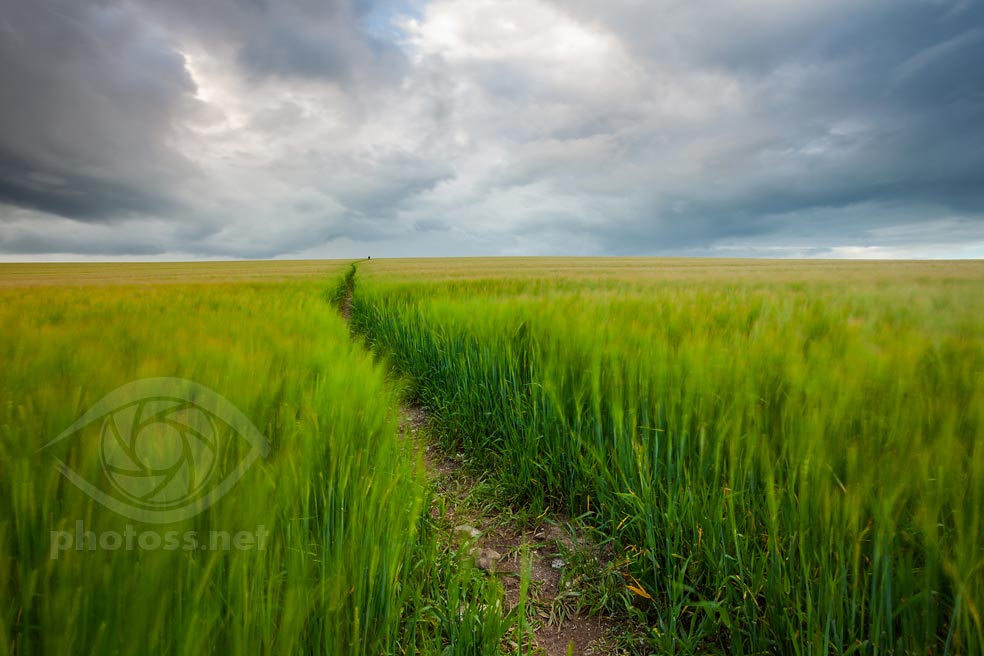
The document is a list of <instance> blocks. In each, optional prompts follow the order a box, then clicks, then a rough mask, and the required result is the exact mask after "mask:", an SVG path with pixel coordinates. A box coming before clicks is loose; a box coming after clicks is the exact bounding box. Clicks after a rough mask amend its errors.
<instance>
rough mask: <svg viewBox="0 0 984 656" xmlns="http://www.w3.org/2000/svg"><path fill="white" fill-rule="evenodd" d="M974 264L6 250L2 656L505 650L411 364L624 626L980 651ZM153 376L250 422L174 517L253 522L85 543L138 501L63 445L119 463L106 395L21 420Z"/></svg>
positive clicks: (982, 496) (979, 389)
mask: <svg viewBox="0 0 984 656" xmlns="http://www.w3.org/2000/svg"><path fill="white" fill-rule="evenodd" d="M346 276H348V283H349V284H351V285H352V289H353V290H354V291H353V292H352V298H351V307H350V311H351V322H350V326H346V325H345V321H344V320H343V319H342V317H341V315H340V313H339V312H338V308H337V307H335V306H336V305H338V304H339V301H340V300H341V299H342V298H343V296H345V293H346V290H347V288H348V284H346V282H345V277H346ZM981 289H984V263H980V262H964V263H955V262H925V263H917V262H886V263H873V262H857V263H854V262H831V261H821V262H789V261H742V260H694V259H679V260H674V259H648V258H618V259H568V258H496V259H469V260H375V259H374V260H372V261H364V262H359V263H357V264H356V266H355V268H354V269H352V268H350V267H349V265H348V263H344V262H293V263H290V262H266V263H242V262H238V263H214V264H212V263H209V264H194V265H193V264H178V265H175V264H165V265H156V264H155V265H2V266H0V318H2V325H3V333H2V338H0V362H2V370H0V412H3V419H2V422H0V423H2V433H0V591H2V594H0V604H2V605H0V653H17V654H22V653H23V654H26V653H32V654H33V653H50V652H59V653H66V652H67V653H76V652H78V653H97V654H104V653H105V654H121V653H134V654H138V653H140V654H143V653H188V654H192V653H194V654H197V653H203V652H230V653H268V652H269V653H333V654H350V653H364V654H379V653H435V654H437V653H454V654H469V653H470V654H489V653H496V651H498V650H500V649H501V650H503V651H507V652H508V651H510V650H511V649H513V648H514V645H515V644H516V632H517V631H519V630H520V622H519V615H521V613H522V610H523V609H522V608H520V609H518V610H513V611H509V612H507V609H505V608H504V607H503V605H502V603H501V599H502V591H501V589H500V587H499V584H498V583H497V581H496V579H495V577H488V576H486V575H485V574H484V573H483V572H478V571H476V570H474V569H472V568H471V567H469V566H468V565H467V564H462V563H460V562H459V560H460V559H459V558H458V554H457V553H455V552H454V550H453V549H452V548H450V547H449V546H448V545H447V544H446V543H445V541H444V540H443V538H442V536H440V535H438V531H437V529H436V528H435V523H434V522H433V521H432V518H431V513H430V509H431V507H432V503H431V495H432V494H433V490H432V489H431V486H430V485H429V484H428V482H427V480H426V476H425V475H424V472H423V465H422V463H421V457H420V454H419V453H418V451H417V449H416V447H414V445H412V444H410V443H409V442H407V441H403V440H401V439H400V438H399V436H398V432H399V431H398V418H397V415H398V407H399V405H400V398H399V397H400V394H399V390H409V392H408V393H409V395H410V396H411V399H412V401H413V402H415V403H418V404H421V405H423V406H425V407H427V408H428V409H429V411H430V413H431V418H432V422H433V424H434V426H435V428H436V429H437V434H438V435H439V436H440V439H441V440H442V441H443V442H444V443H445V446H446V447H448V448H449V449H450V450H452V451H453V452H461V453H463V454H464V456H465V458H466V460H467V461H468V462H469V463H471V466H472V467H474V468H475V469H476V471H478V472H482V473H483V474H484V475H486V476H488V477H490V479H491V480H492V481H494V487H495V490H496V494H497V495H498V496H497V501H496V503H497V504H499V506H501V507H502V508H506V507H510V506H512V507H523V508H525V509H526V510H527V511H528V512H529V513H530V514H534V515H535V514H540V513H543V512H553V513H564V514H565V515H566V516H570V517H576V518H578V519H577V522H578V524H579V525H580V526H582V527H584V528H585V529H586V530H590V532H591V535H592V536H593V539H594V540H595V541H597V542H598V543H601V544H604V545H605V546H606V549H607V553H609V554H611V556H610V557H609V558H606V559H604V560H603V562H601V563H600V564H599V567H598V579H599V583H598V585H599V589H603V590H605V591H607V592H608V593H609V594H605V595H604V596H603V598H600V599H597V600H596V603H593V604H590V605H591V607H592V609H593V610H595V611H601V612H604V613H606V614H607V615H609V616H613V617H618V618H622V619H624V620H626V621H627V622H629V623H631V624H632V625H633V626H636V627H638V629H637V637H638V638H639V640H637V641H636V642H633V643H632V644H633V649H635V650H636V651H639V652H641V653H681V654H687V653H735V654H748V653H803V654H822V653H861V654H869V653H933V654H942V653H952V654H979V653H982V652H984V618H982V612H984V523H982V521H981V508H982V507H984V451H982V449H984V294H981ZM352 332H354V333H355V334H354V335H352V334H351V333H352ZM156 377H176V378H181V379H187V380H190V381H194V382H195V383H198V384H200V385H204V386H205V387H207V388H209V389H211V390H214V391H215V392H217V393H218V394H220V395H222V396H223V397H225V398H226V399H228V400H229V401H230V402H231V404H232V405H234V406H235V407H237V408H238V409H239V410H240V411H241V412H242V413H243V414H244V415H245V416H246V417H247V418H248V419H249V420H250V421H251V422H252V424H253V425H254V426H255V427H256V428H257V430H258V431H259V432H260V433H262V435H263V436H264V438H265V439H266V440H267V441H268V442H269V446H270V449H269V452H268V453H267V454H266V455H264V456H263V457H259V458H257V459H256V461H255V463H254V464H253V466H252V467H250V468H249V469H248V470H246V472H245V474H244V475H243V476H242V478H241V480H239V481H238V483H237V484H236V485H235V486H234V487H232V488H231V489H230V490H229V491H228V493H227V494H225V495H224V496H223V498H222V499H220V500H219V501H217V502H216V503H215V504H214V505H211V506H210V507H208V508H206V509H204V510H203V511H202V512H200V513H198V514H196V515H195V516H194V517H189V518H187V519H182V520H181V521H179V522H176V523H173V524H168V525H166V526H164V527H163V528H162V529H161V530H175V531H179V532H186V531H196V534H197V535H199V536H205V535H210V533H211V532H214V531H224V532H227V533H230V534H236V533H238V532H243V531H250V532H252V534H253V535H254V537H255V536H256V535H257V533H258V531H257V529H258V527H262V532H263V533H264V534H268V535H265V538H264V544H263V548H262V549H260V548H258V545H255V544H254V546H253V547H252V548H244V549H202V550H196V549H190V550H185V549H182V548H177V549H172V550H168V549H165V548H163V547H161V548H147V549H144V548H140V546H139V544H138V545H137V547H136V548H134V549H132V550H124V549H115V550H113V549H107V548H102V547H100V548H94V549H89V548H88V546H89V545H88V543H86V546H85V547H84V548H81V549H80V548H78V546H79V540H78V536H77V535H75V531H76V527H77V526H78V522H82V527H83V528H84V530H86V531H91V532H92V533H93V534H94V535H106V534H107V533H112V532H118V533H123V532H124V531H125V527H126V526H127V525H128V524H137V527H136V530H137V531H138V532H140V531H142V530H144V529H145V528H148V529H150V528H155V527H153V526H150V527H148V526H144V525H142V524H140V523H139V522H138V521H131V520H128V519H126V518H125V517H121V516H120V514H119V513H118V512H114V511H112V510H110V509H108V508H106V507H105V506H104V505H103V504H101V503H98V502H97V501H96V500H94V499H93V498H92V497H91V496H89V495H86V494H84V493H83V492H82V491H81V490H79V489H78V487H77V486H75V485H73V484H72V483H71V482H70V481H69V480H68V479H67V477H66V476H64V475H62V474H61V473H59V470H58V469H57V467H56V463H57V461H62V462H64V463H66V465H67V466H68V467H69V468H70V469H71V470H72V471H74V472H77V473H78V474H79V475H80V476H83V477H85V478H86V479H87V480H90V481H93V482H94V483H93V484H95V482H99V483H101V484H102V483H105V482H106V481H105V480H104V479H106V478H107V477H108V474H107V469H106V456H105V453H104V451H101V450H100V448H101V447H100V445H101V444H104V443H105V439H104V436H103V433H101V432H100V430H103V429H100V426H102V424H93V425H92V426H90V427H88V428H86V429H84V430H82V431H81V432H80V433H79V435H78V436H77V438H76V439H73V440H64V441H60V442H57V443H56V444H53V445H51V446H50V447H46V448H42V447H45V445H47V444H48V443H49V442H51V440H52V439H53V438H55V437H56V436H58V435H59V434H60V433H62V431H64V430H65V428H66V427H68V426H70V425H72V423H73V422H74V421H75V420H76V419H78V418H79V417H80V416H81V415H83V413H85V412H86V410H87V409H88V408H90V407H91V406H93V404H95V403H96V402H97V401H99V399H101V398H103V397H104V396H105V395H107V394H109V393H111V392H112V391H113V390H114V389H117V388H119V387H120V386H123V385H126V384H128V383H130V382H132V381H136V380H142V379H152V378H156ZM248 451H249V445H248V444H238V443H236V444H232V445H230V446H229V447H228V448H223V449H222V450H221V452H219V456H220V457H219V458H218V459H217V463H216V464H215V467H216V468H218V469H222V470H224V471H231V470H234V469H235V467H236V463H237V462H241V461H242V459H243V458H245V457H247V456H248ZM66 536H72V537H71V538H68V537H66ZM95 541H98V538H97V539H96V540H95ZM69 542H71V546H68V543H69Z"/></svg>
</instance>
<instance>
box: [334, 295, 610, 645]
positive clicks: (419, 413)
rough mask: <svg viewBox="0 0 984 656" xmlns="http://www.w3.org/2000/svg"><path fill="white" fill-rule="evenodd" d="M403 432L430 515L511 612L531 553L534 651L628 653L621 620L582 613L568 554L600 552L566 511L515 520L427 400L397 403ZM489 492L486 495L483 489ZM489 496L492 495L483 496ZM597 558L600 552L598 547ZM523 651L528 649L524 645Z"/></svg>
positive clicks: (347, 308) (345, 307)
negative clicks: (423, 481) (441, 431)
mask: <svg viewBox="0 0 984 656" xmlns="http://www.w3.org/2000/svg"><path fill="white" fill-rule="evenodd" d="M353 287H354V284H353V281H349V285H348V294H347V295H346V297H345V298H344V299H342V302H341V304H340V310H341V312H342V315H343V316H344V317H345V320H346V321H348V320H349V319H350V317H351V307H352V293H353ZM400 415H401V422H400V432H401V435H402V436H403V437H404V438H405V439H407V440H409V441H412V442H414V443H415V445H416V446H417V448H419V449H420V450H421V452H422V453H423V455H424V463H425V466H426V469H427V475H428V477H429V478H430V479H431V482H432V484H433V485H434V489H435V505H434V507H432V509H431V516H432V518H434V519H435V520H439V522H440V524H439V525H440V526H441V527H442V528H443V529H444V531H445V532H446V533H447V538H446V539H447V544H449V545H457V544H459V543H460V541H461V540H465V539H467V540H468V541H469V543H470V544H471V545H472V549H471V551H472V553H473V554H474V556H475V559H476V563H477V565H478V567H479V568H480V569H483V570H485V571H487V572H488V575H489V576H496V577H499V580H500V582H501V584H502V586H503V590H504V593H505V600H506V604H507V608H506V611H507V612H508V611H509V610H511V609H512V608H514V607H515V606H516V605H517V604H518V603H519V596H520V572H521V568H522V554H523V553H524V551H526V552H527V553H529V555H530V559H531V562H530V586H529V597H528V603H527V606H528V609H529V616H530V617H529V624H528V626H530V627H531V628H532V630H533V636H534V641H535V645H533V647H534V648H535V651H534V652H533V653H539V654H543V655H544V656H566V655H567V654H575V655H578V654H584V655H589V654H590V655H596V656H601V655H608V654H620V653H625V652H624V651H623V650H621V649H619V648H618V647H617V646H616V644H615V642H616V641H615V638H614V636H615V633H616V632H617V631H618V630H619V629H620V625H619V624H618V623H617V622H614V621H611V620H607V619H605V618H603V617H600V616H597V615H596V616H593V617H580V616H579V615H578V614H577V598H578V596H579V594H580V591H579V590H578V589H577V581H576V578H577V577H571V576H569V575H568V576H565V574H568V572H567V571H566V568H567V567H568V563H567V562H565V560H564V557H565V556H567V557H568V558H569V557H570V554H575V553H579V554H582V555H583V554H584V553H586V552H592V553H594V552H596V551H597V550H595V549H594V548H593V547H592V545H590V544H588V543H587V542H586V541H585V540H584V539H583V538H582V537H581V536H580V535H579V534H578V532H577V531H575V530H574V529H572V528H571V527H570V525H569V524H568V522H567V521H566V518H564V517H562V516H558V515H545V516H541V517H538V518H536V521H534V522H529V521H526V522H522V523H520V522H517V521H515V520H514V519H513V518H512V517H511V516H508V515H507V514H505V513H502V512H498V511H497V509H496V504H494V503H491V504H490V503H482V500H483V489H482V488H483V487H487V485H486V483H487V481H484V480H482V479H480V478H476V477H474V476H472V475H469V474H468V473H467V472H466V471H465V468H464V467H463V466H462V461H461V458H460V456H458V455H456V454H451V453H446V452H445V451H444V450H443V449H442V447H441V446H440V440H438V439H437V437H436V436H435V435H434V433H433V431H432V429H431V424H430V420H429V414H428V412H427V409H426V408H422V407H419V406H408V405H405V406H403V407H401V409H400ZM486 497H487V495H486ZM486 500H487V498H486ZM593 557H594V558H598V557H599V554H595V555H594V556H593ZM524 652H525V649H524Z"/></svg>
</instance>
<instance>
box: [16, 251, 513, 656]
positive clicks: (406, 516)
mask: <svg viewBox="0 0 984 656" xmlns="http://www.w3.org/2000/svg"><path fill="white" fill-rule="evenodd" d="M344 271H345V267H344V266H343V263H332V262H328V263H325V262H320V263H286V264H282V263H217V264H194V265H190V264H183V265H123V266H117V265H39V266H36V267H35V266H33V265H9V266H3V267H0V280H2V282H0V322H2V325H3V333H2V338H0V362H2V367H0V413H2V418H0V426H2V432H0V653H5V654H47V653H85V654H203V653H229V654H257V653H285V654H286V653H312V654H373V655H376V654H382V653H440V652H441V650H442V649H445V648H450V651H449V652H448V653H459V654H481V653H495V651H496V650H497V649H498V646H499V643H500V640H501V638H502V635H503V634H504V633H505V631H506V630H507V629H508V628H509V626H510V623H509V621H507V619H506V618H505V617H504V613H503V611H502V609H501V607H500V606H497V604H498V599H499V595H500V593H499V591H498V589H497V588H495V586H493V585H491V584H490V582H489V581H487V580H485V578H484V577H481V576H479V574H477V573H475V572H474V571H471V570H468V569H461V570H460V571H459V570H458V569H457V567H456V565H455V563H454V562H452V560H453V559H454V557H455V554H454V553H451V552H449V551H448V550H447V549H443V548H441V547H439V545H438V544H437V542H436V536H435V535H434V534H433V531H432V530H431V529H429V528H428V526H427V525H426V524H425V523H424V510H425V509H426V508H427V506H428V503H429V502H428V499H429V495H430V490H429V487H428V485H427V483H426V481H425V480H424V477H423V475H422V471H421V469H420V461H419V457H418V456H417V454H416V453H415V452H414V451H413V450H412V449H410V448H409V447H408V446H407V445H405V444H401V443H400V441H399V438H398V435H397V418H396V411H397V408H398V403H399V399H398V398H397V395H396V393H395V391H394V389H395V388H394V387H393V386H392V385H391V384H390V383H389V382H388V381H387V379H386V372H385V371H384V370H383V369H382V368H381V367H380V366H378V365H377V364H375V363H374V362H373V359H372V356H371V355H370V354H369V353H367V352H365V351H364V350H363V349H362V348H361V347H360V346H359V345H357V344H356V343H354V342H353V341H352V340H351V339H350V337H349V331H348V329H347V327H346V326H345V323H344V321H343V320H342V318H341V316H340V315H339V314H338V312H337V310H336V308H335V307H333V306H332V305H331V304H330V303H329V302H328V300H327V299H328V297H330V293H331V292H332V291H333V290H334V285H335V284H336V283H337V281H338V280H340V279H341V278H340V276H341V274H342V273H343V272H344ZM159 377H177V378H180V379H182V380H188V381H193V382H194V383H196V384H199V385H202V386H205V387H207V388H209V389H210V390H214V391H215V392H217V393H218V394H221V395H222V397H224V398H225V399H227V400H228V401H229V402H230V403H231V404H232V405H233V406H235V407H236V408H237V409H238V410H239V411H241V412H242V413H243V415H245V416H246V417H248V418H249V420H250V421H251V422H252V424H253V426H254V427H255V428H256V429H257V430H258V431H259V433H261V434H262V436H263V438H264V440H265V442H266V448H267V449H268V450H267V452H266V453H265V454H260V455H259V457H255V462H253V463H252V466H250V467H249V468H248V469H246V470H245V473H244V474H243V475H242V477H241V479H239V480H238V481H236V484H235V486H234V487H232V488H231V489H230V490H229V491H228V492H227V493H226V494H225V495H224V497H223V498H222V499H220V500H218V501H217V502H216V503H215V504H214V505H211V506H210V507H207V508H206V509H205V510H204V511H202V512H199V513H198V514H196V515H194V516H192V517H188V518H179V519H178V520H176V521H169V522H167V523H166V524H163V525H160V524H156V523H148V522H147V521H143V522H141V521H140V519H141V518H140V517H137V518H136V520H134V519H132V518H129V517H123V516H121V515H120V513H119V512H116V511H114V510H113V509H111V508H108V507H106V506H105V505H103V504H102V503H100V502H98V501H97V500H96V499H95V498H93V497H92V496H90V495H88V494H86V493H84V492H83V491H82V490H80V489H79V488H78V487H77V486H75V485H73V483H72V482H71V481H70V480H69V479H68V478H67V477H66V476H64V475H62V473H60V469H59V468H58V467H57V464H58V463H59V462H62V463H64V464H65V465H66V466H67V468H68V469H69V470H71V471H72V472H75V473H77V474H78V476H80V477H81V478H82V479H84V480H86V481H89V482H91V483H92V484H93V485H94V486H96V487H97V488H98V487H100V486H101V487H103V488H105V490H106V492H107V494H112V493H114V492H115V493H116V495H117V496H119V492H120V491H119V490H114V489H113V487H112V485H111V484H110V483H111V482H112V481H111V480H110V479H112V478H113V477H111V476H108V475H107V474H108V473H112V472H106V471H105V470H104V467H105V463H106V458H105V457H103V453H102V452H101V451H100V437H101V435H100V430H99V429H100V426H101V425H102V424H101V423H100V422H98V421H96V422H94V423H93V424H92V425H91V426H88V427H84V428H83V429H82V430H81V431H80V432H79V434H78V435H73V436H70V439H65V440H62V441H60V442H57V443H55V444H50V445H49V443H50V442H51V441H52V438H55V437H56V436H58V435H59V434H60V433H61V432H62V431H64V430H65V429H66V427H69V426H70V425H72V424H73V422H75V421H76V420H77V419H78V418H79V417H80V416H81V415H83V413H85V411H86V410H87V409H88V408H90V407H92V406H93V405H94V404H96V403H97V401H99V399H100V398H102V397H104V396H105V395H107V394H111V393H112V391H113V390H114V389H117V388H119V387H120V386H123V385H126V384H128V383H130V382H131V381H135V380H137V381H145V380H150V381H154V380H159V379H160V378H159ZM171 391H173V390H171ZM178 391H179V392H180V390H178ZM213 409H214V408H213ZM125 411H126V409H125V408H124V409H123V410H121V411H120V412H125ZM178 419H181V417H178ZM219 419H223V418H222V417H220V418H219ZM127 422H129V419H128V420H127ZM186 423H188V422H187V421H186ZM192 423H193V422H192ZM215 423H216V424H220V423H221V422H220V421H219V420H216V422H215ZM124 428H125V426H124ZM140 435H143V433H141V434H140ZM217 436H218V437H219V438H221V439H222V440H223V441H222V448H221V449H216V455H215V456H214V457H213V458H212V460H211V465H212V466H213V468H214V469H215V470H216V473H215V476H213V479H215V478H216V477H221V476H226V475H228V474H229V473H231V472H234V471H235V470H236V467H237V466H239V463H241V462H242V461H243V460H244V459H247V458H250V457H251V456H250V453H251V451H252V450H253V449H254V448H255V445H252V444H250V443H249V442H248V441H245V440H241V439H238V438H240V437H241V436H240V435H230V434H223V433H221V431H220V432H219V433H218V434H217ZM165 437H168V436H167V435H162V434H151V435H150V436H149V438H150V439H157V438H160V439H163V438H165ZM233 438H237V439H233ZM140 439H141V440H142V442H137V443H136V444H137V446H136V447H135V450H138V451H139V449H140V448H148V445H147V441H148V440H147V438H146V437H141V438H140ZM141 445H142V447H141ZM103 446H105V442H103ZM149 448H153V445H152V444H151V445H150V446H149ZM199 459H200V458H199ZM193 464H197V465H198V466H199V467H200V468H203V467H204V465H202V464H201V463H200V462H198V463H193ZM124 510H125V509H124ZM459 611H460V615H459Z"/></svg>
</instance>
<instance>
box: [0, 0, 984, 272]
mask: <svg viewBox="0 0 984 656" xmlns="http://www.w3.org/2000/svg"><path fill="white" fill-rule="evenodd" d="M982 61H984V5H982V3H981V2H979V1H977V0H952V1H951V0H891V1H889V0H862V1H858V0H853V1H847V0H831V1H830V2H823V3H815V2H789V1H785V0H784V1H779V0H714V1H713V2H712V1H710V0H689V1H686V2H684V1H676V0H673V1H671V0H665V1H660V2H651V3H639V2H636V1H635V0H611V1H610V2H606V3H597V2H589V1H588V0H419V1H417V0H414V1H402V2H401V1H399V0H379V1H378V2H374V1H372V0H332V1H328V2H326V1H324V0H280V1H278V2H272V1H265V0H207V1H205V2H201V1H193V0H173V1H169V2H155V1H153V0H90V1H80V0H35V1H32V2H24V1H22V0H0V62H2V64H3V65H2V66H0V256H3V257H7V258H32V257H56V256H64V257H76V256H78V257H97V258H100V257H108V258H111V257H118V256H120V257H122V256H127V257H349V256H361V255H365V254H373V255H377V256H385V255H394V256H397V255H399V256H406V255H476V254H681V255H688V254H693V255H728V256H732V255H752V256H770V257H772V256H802V257H813V256H828V257H829V256H834V257H838V256H844V257H984V76H981V75H980V62H982Z"/></svg>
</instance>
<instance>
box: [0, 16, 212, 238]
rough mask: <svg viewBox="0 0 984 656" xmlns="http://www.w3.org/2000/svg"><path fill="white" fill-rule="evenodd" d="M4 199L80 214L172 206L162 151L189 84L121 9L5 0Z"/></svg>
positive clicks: (180, 173)
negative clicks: (167, 190) (166, 190)
mask: <svg viewBox="0 0 984 656" xmlns="http://www.w3.org/2000/svg"><path fill="white" fill-rule="evenodd" d="M0 12H2V16H3V18H2V19H0V61H2V62H3V66H0V202H4V203H9V204H12V205H18V206H22V207H32V208H36V209H40V210H43V211H47V212H52V213H55V214H60V215H63V216H69V217H73V218H76V219H80V220H85V221H94V220H105V219H113V218H117V217H119V216H121V215H126V214H130V213H134V212H161V211H167V210H174V209H175V208H176V205H177V203H176V201H175V199H173V198H171V197H170V196H169V195H168V193H167V192H165V191H162V190H163V189H165V188H166V187H167V186H168V185H170V184H173V183H174V182H176V181H177V180H179V179H180V178H182V177H184V176H187V175H189V174H190V173H191V172H192V167H191V165H190V164H189V163H188V161H187V160H186V159H185V158H184V157H183V156H182V155H180V154H179V153H177V152H176V151H174V150H173V149H171V148H169V147H168V145H167V140H168V138H169V136H170V135H171V133H172V131H173V122H174V120H175V117H176V116H178V115H180V114H181V113H182V112H184V111H186V110H189V109H191V108H192V107H191V106H192V105H193V103H194V100H193V94H194V91H195V85H194V83H193V81H192V80H191V78H190V77H189V76H188V74H187V71H186V70H185V68H184V62H183V59H182V57H181V55H180V53H178V52H177V51H176V50H174V49H173V47H172V46H171V44H170V43H169V42H168V40H167V38H166V36H165V35H163V34H162V33H160V32H159V31H157V30H154V29H152V28H148V27H147V26H145V25H144V24H143V23H142V22H141V21H140V20H139V17H138V16H137V15H136V14H135V13H134V12H133V11H132V10H131V9H130V8H129V7H127V6H124V5H119V4H114V3H77V2H67V1H65V2H58V1H54V0H38V1H37V2H18V1H16V0H3V2H2V5H0Z"/></svg>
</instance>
